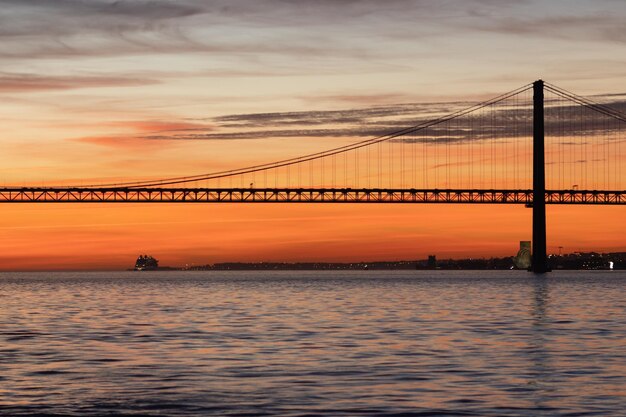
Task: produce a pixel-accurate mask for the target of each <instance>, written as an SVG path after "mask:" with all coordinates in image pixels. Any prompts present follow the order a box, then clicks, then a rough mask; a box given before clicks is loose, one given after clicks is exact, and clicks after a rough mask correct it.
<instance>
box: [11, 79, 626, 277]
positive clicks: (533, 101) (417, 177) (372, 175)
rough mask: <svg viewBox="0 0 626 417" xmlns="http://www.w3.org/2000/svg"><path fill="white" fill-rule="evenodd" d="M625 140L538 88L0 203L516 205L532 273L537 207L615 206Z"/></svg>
mask: <svg viewBox="0 0 626 417" xmlns="http://www.w3.org/2000/svg"><path fill="white" fill-rule="evenodd" d="M618 104H622V105H623V104H624V103H618ZM438 112H439V113H441V114H438ZM625 130H626V114H625V113H623V111H621V109H617V108H615V107H614V106H608V105H605V104H601V103H599V102H596V101H594V100H591V99H589V98H585V97H581V96H579V95H576V94H574V93H571V92H569V91H567V90H564V89H562V88H559V87H557V86H555V85H552V84H550V83H546V82H544V81H542V80H539V81H536V82H534V83H532V84H528V85H525V86H523V87H520V88H518V89H516V90H513V91H510V92H508V93H506V94H503V95H501V96H498V97H495V98H493V99H491V100H487V101H484V102H481V103H479V104H476V105H473V106H469V107H465V108H461V109H458V110H456V111H452V112H448V113H446V112H443V111H441V110H433V117H432V118H429V119H428V120H424V121H421V122H419V123H417V124H412V125H411V126H409V127H406V128H403V129H400V130H396V131H393V132H389V133H387V134H383V135H380V136H377V137H373V138H370V139H367V140H363V141H359V142H355V143H352V144H349V145H345V146H341V147H337V148H333V149H328V150H324V151H321V152H317V153H312V154H308V155H301V156H297V157H294V158H289V159H283V160H279V161H275V162H271V163H267V164H260V165H254V166H248V167H244V168H240V169H233V170H227V171H219V172H212V173H207V174H201V175H192V176H181V177H169V178H156V179H146V180H137V181H128V182H117V183H99V184H96V183H94V184H89V185H81V186H51V187H32V186H14V187H0V203H351V204H354V203H376V204H381V203H428V204H433V203H440V204H524V205H526V206H527V207H532V210H533V250H532V252H533V254H532V256H533V266H532V269H533V271H534V272H538V273H541V272H546V271H548V270H549V267H548V263H547V256H546V217H545V206H546V204H589V205H624V204H626V190H625V188H626V179H625V178H624V175H625V174H626V173H624V172H622V165H623V162H624V160H626V144H625V142H626V132H625Z"/></svg>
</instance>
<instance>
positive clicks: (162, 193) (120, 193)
mask: <svg viewBox="0 0 626 417" xmlns="http://www.w3.org/2000/svg"><path fill="white" fill-rule="evenodd" d="M532 201H533V191H532V190H466V189H422V190H419V189H377V188H359V189H352V188H116V187H110V188H74V187H72V188H69V187H68V188H63V187H55V188H45V187H40V188H30V187H13V188H11V187H5V188H0V203H444V204H525V205H528V206H531V205H532ZM546 203H547V204H595V205H620V204H626V190H622V191H597V190H547V191H546Z"/></svg>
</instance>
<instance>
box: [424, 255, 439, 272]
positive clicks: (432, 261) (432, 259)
mask: <svg viewBox="0 0 626 417" xmlns="http://www.w3.org/2000/svg"><path fill="white" fill-rule="evenodd" d="M426 267H427V268H429V269H435V268H437V257H436V256H435V255H428V263H426Z"/></svg>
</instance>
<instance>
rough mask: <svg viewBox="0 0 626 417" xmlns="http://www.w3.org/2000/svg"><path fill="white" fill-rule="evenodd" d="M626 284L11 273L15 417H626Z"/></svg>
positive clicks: (551, 279) (567, 277)
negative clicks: (94, 416) (101, 416)
mask: <svg viewBox="0 0 626 417" xmlns="http://www.w3.org/2000/svg"><path fill="white" fill-rule="evenodd" d="M625 289H626V272H624V271H622V272H618V271H593V272H554V273H552V274H549V275H548V276H547V278H535V277H534V276H533V275H532V274H529V273H527V272H520V271H475V272H468V271H463V272H449V271H430V272H425V271H351V272H334V271H326V272H300V271H298V272H293V271H290V272H288V271H281V272H216V271H211V272H182V271H181V272H118V273H104V272H101V273H3V274H0V414H2V415H11V416H13V415H77V416H78V415H80V416H84V415H86V416H90V415H129V416H131V415H132V416H153V415H154V416H157V415H159V416H163V415H172V416H178V415H181V416H182V415H184V416H187V415H194V416H195V415H198V416H205V415H233V416H261V415H280V416H305V415H306V416H352V415H358V416H362V415H380V416H445V415H451V416H457V415H459V416H586V415H590V416H591V415H594V416H595V415H602V416H605V415H622V416H623V415H626V297H624V294H625Z"/></svg>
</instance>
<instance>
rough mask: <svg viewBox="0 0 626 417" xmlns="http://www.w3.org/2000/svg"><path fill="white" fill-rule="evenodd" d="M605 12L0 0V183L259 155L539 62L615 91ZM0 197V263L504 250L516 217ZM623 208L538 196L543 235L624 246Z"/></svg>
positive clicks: (625, 89) (522, 224) (410, 4)
mask: <svg viewBox="0 0 626 417" xmlns="http://www.w3.org/2000/svg"><path fill="white" fill-rule="evenodd" d="M625 21H626V2H624V1H623V0H541V1H540V0H449V1H447V0H387V1H377V0H342V1H339V0H335V1H332V0H316V1H306V0H303V1H295V0H246V1H243V0H223V1H221V0H208V1H200V0H197V1H195V0H177V1H174V0H162V1H140V0H136V1H135V0H128V1H109V0H0V119H1V120H2V123H0V147H1V150H2V151H1V152H0V186H15V185H36V186H46V185H54V184H75V185H81V184H93V183H98V182H114V181H132V180H134V179H153V178H161V177H168V176H179V175H194V174H201V173H205V172H214V171H220V170H225V169H235V168H240V167H243V166H247V165H251V164H257V163H266V162H271V161H274V160H280V159H283V158H288V157H295V156H298V155H302V154H307V153H312V152H317V151H322V150H324V149H330V148H334V147H337V146H342V145H346V144H350V143H354V142H357V141H360V140H364V139H367V138H368V137H370V135H376V134H379V133H382V132H384V131H386V129H387V128H392V127H394V126H396V125H398V128H401V127H404V126H405V125H406V123H409V122H410V121H412V120H413V119H414V120H423V119H426V118H428V117H429V116H432V114H433V112H439V113H445V111H447V110H453V109H458V108H462V107H464V106H466V105H470V104H472V103H474V102H478V101H482V100H485V99H488V98H491V97H494V96H497V95H499V94H502V93H504V92H507V91H510V90H514V89H516V88H518V87H520V86H523V85H526V84H528V83H531V82H532V81H534V80H536V79H539V78H543V79H545V80H547V81H549V82H551V83H553V84H556V85H558V86H560V87H562V88H565V89H567V90H569V91H573V92H575V93H577V94H580V95H589V96H591V95H592V96H595V97H596V98H597V99H598V100H601V101H604V102H607V103H608V104H614V105H615V106H616V108H620V109H622V111H623V110H624V109H626V106H625V105H624V103H626V25H625V24H624V22H625ZM609 102H610V103H609ZM434 108H436V110H433V109H434ZM403 123H404V124H403ZM409 124H410V123H409ZM364 126H376V127H377V128H376V129H365V128H364ZM622 129H624V127H622ZM623 131H624V130H623ZM557 151H558V148H556V150H555V151H554V152H557ZM549 152H551V151H549ZM619 152H620V153H617V154H616V155H617V156H615V157H614V158H615V163H616V164H618V165H620V164H621V165H623V163H624V160H625V158H624V155H625V154H626V145H624V146H622V148H621V150H620V151H619ZM548 172H550V171H549V169H548ZM617 172H621V174H620V175H623V176H626V169H623V170H621V171H616V173H617ZM572 181H573V180H572ZM620 181H621V182H620ZM570 182H571V181H570ZM618 183H620V184H621V187H622V189H623V187H624V184H626V179H624V178H620V179H619V181H618ZM440 187H441V186H440ZM0 210H1V213H2V215H1V216H0V270H21V269H26V270H29V269H92V268H94V269H123V268H127V267H130V266H132V264H133V263H134V259H135V258H136V256H137V255H138V254H139V253H147V254H151V255H153V256H155V257H156V258H158V259H159V260H160V263H161V265H172V266H174V265H175V266H182V265H185V264H192V263H193V264H207V263H215V262H222V261H373V260H401V259H404V260H410V259H423V258H425V257H426V256H427V255H429V254H436V255H437V256H438V257H439V258H446V257H483V256H508V255H514V254H515V253H516V251H517V248H518V241H520V240H530V237H531V211H530V210H528V209H525V208H524V207H522V206H520V207H518V206H500V207H495V206H428V205H403V206H400V205H393V206H388V205H387V206H376V205H327V206H319V205H280V206H277V205H271V204H267V205H243V204H242V205H184V204H171V205H132V204H131V205H97V204H85V205H70V204H64V205H53V204H36V205H35V204H34V205H9V204H5V205H2V206H0ZM625 210H626V208H624V207H573V206H561V207H555V206H549V207H548V251H549V252H558V247H559V246H562V247H563V251H564V252H573V251H591V250H595V251H626V239H625V237H626V222H624V221H623V218H624V217H625V216H626V211H625Z"/></svg>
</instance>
